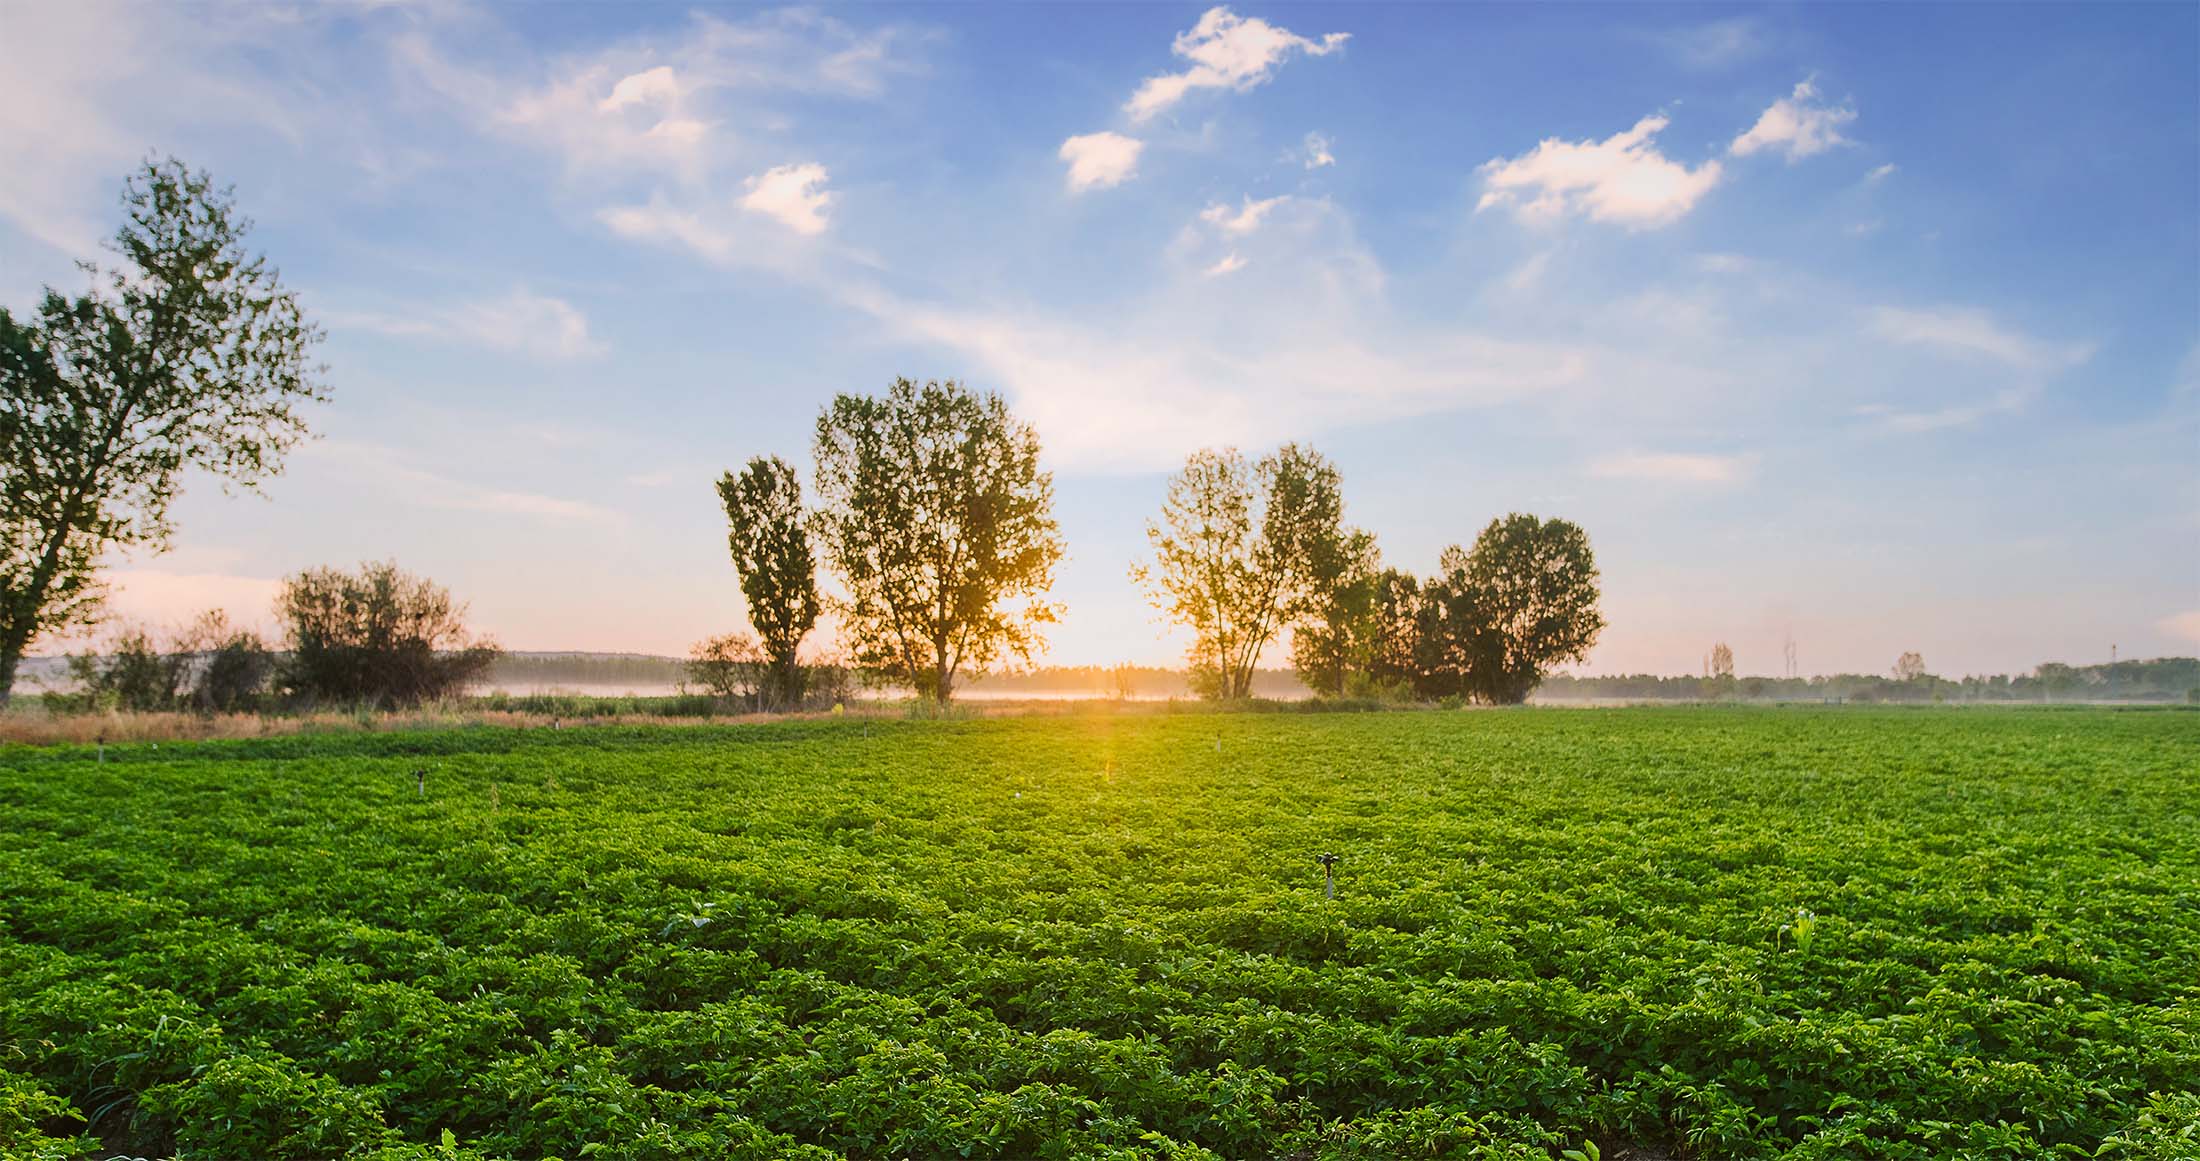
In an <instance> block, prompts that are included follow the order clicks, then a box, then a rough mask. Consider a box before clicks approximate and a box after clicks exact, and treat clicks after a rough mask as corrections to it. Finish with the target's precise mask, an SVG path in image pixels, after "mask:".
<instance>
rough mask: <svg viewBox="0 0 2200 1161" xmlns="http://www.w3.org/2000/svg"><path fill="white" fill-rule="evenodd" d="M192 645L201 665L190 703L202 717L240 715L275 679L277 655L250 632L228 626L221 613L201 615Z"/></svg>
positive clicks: (226, 619)
mask: <svg viewBox="0 0 2200 1161" xmlns="http://www.w3.org/2000/svg"><path fill="white" fill-rule="evenodd" d="M189 643H190V644H191V646H192V647H193V649H194V652H196V654H197V658H198V664H197V665H196V666H195V669H196V673H195V675H194V677H193V680H192V682H191V693H190V703H191V707H192V708H193V709H196V710H198V711H199V712H200V713H209V714H213V713H237V712H239V711H242V710H248V709H251V708H253V707H254V705H256V704H257V703H258V702H259V700H260V695H261V694H263V693H264V692H266V690H267V686H268V682H269V681H270V680H271V679H272V678H273V677H274V675H275V654H274V653H273V652H272V651H271V650H269V649H268V647H267V642H266V641H263V640H261V639H260V635H259V634H258V633H255V632H253V631H252V630H250V629H239V628H235V627H232V626H231V625H230V624H229V618H228V617H227V616H225V615H223V613H222V612H221V610H219V609H215V610H211V611H209V612H207V613H204V614H201V615H200V617H199V619H198V622H197V623H196V624H194V625H193V626H192V629H191V634H190V638H189Z"/></svg>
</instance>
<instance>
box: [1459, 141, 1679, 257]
mask: <svg viewBox="0 0 2200 1161" xmlns="http://www.w3.org/2000/svg"><path fill="white" fill-rule="evenodd" d="M1666 124H1667V121H1666V118H1665V116H1664V115H1663V114H1653V115H1651V116H1648V117H1644V118H1643V119H1642V120H1640V121H1637V122H1636V123H1635V126H1634V128H1632V129H1629V130H1627V131H1626V132H1624V133H1619V134H1615V135H1613V136H1611V137H1607V138H1605V139H1604V140H1602V141H1561V140H1559V139H1558V138H1555V137H1551V138H1545V139H1544V140H1543V141H1542V142H1541V143H1539V144H1538V145H1537V146H1536V147H1535V148H1534V149H1533V150H1530V151H1529V152H1527V153H1524V154H1522V155H1520V156H1519V157H1515V158H1512V159H1510V160H1507V159H1505V158H1497V159H1495V160H1492V161H1489V162H1487V163H1485V164H1484V165H1483V166H1482V168H1481V171H1480V172H1481V174H1482V178H1483V184H1484V191H1485V192H1484V193H1483V194H1482V199H1481V201H1480V202H1478V203H1476V205H1475V209H1476V211H1477V212H1479V211H1481V210H1486V209H1489V208H1490V207H1492V206H1508V207H1511V208H1512V209H1513V211H1514V212H1515V213H1516V214H1518V215H1519V216H1520V217H1521V218H1522V219H1524V220H1528V221H1538V222H1548V221H1552V220H1555V219H1557V218H1560V217H1563V216H1565V215H1567V214H1584V213H1585V214H1587V215H1588V216H1589V217H1590V218H1591V219H1593V220H1595V221H1599V222H1613V223H1616V224H1619V225H1623V226H1627V227H1629V228H1631V229H1644V228H1650V227H1656V226H1663V225H1667V224H1670V223H1672V222H1674V221H1676V220H1678V219H1679V218H1680V217H1681V216H1682V215H1684V214H1686V213H1688V211H1689V210H1691V209H1693V208H1695V205H1696V203H1697V202H1698V201H1699V200H1701V199H1702V197H1703V196H1704V194H1706V193H1708V192H1710V190H1711V187H1713V186H1715V185H1717V184H1718V182H1719V174H1720V167H1719V163H1718V162H1716V161H1707V162H1704V163H1703V164H1702V165H1699V166H1697V167H1696V168H1694V169H1690V168H1688V167H1687V166H1685V165H1682V164H1680V163H1679V162H1675V161H1672V160H1670V159H1668V158H1667V157H1666V156H1665V155H1664V154H1662V153H1659V152H1658V150H1657V145H1656V141H1655V139H1656V137H1657V135H1658V133H1659V131H1661V130H1663V129H1664V128H1665V126H1666ZM1524 197H1525V200H1523V198H1524Z"/></svg>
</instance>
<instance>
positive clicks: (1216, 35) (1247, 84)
mask: <svg viewBox="0 0 2200 1161" xmlns="http://www.w3.org/2000/svg"><path fill="white" fill-rule="evenodd" d="M1349 35H1350V34H1348V33H1343V32H1332V33H1328V34H1327V35H1324V36H1323V37H1321V39H1319V40H1309V39H1307V38H1306V37H1303V36H1300V35H1298V34H1297V33H1295V32H1292V31H1290V30H1288V29H1283V28H1278V27H1276V26H1275V25H1273V24H1270V23H1268V22H1267V21H1265V20H1262V19H1260V18H1258V17H1253V18H1246V17H1242V16H1239V15H1237V14H1236V13H1234V12H1231V11H1230V10H1229V9H1228V8H1226V7H1215V8H1210V9H1208V10H1207V12H1206V14H1205V15H1203V16H1201V17H1200V18H1199V23H1198V24H1196V25H1193V26H1192V30H1191V31H1189V32H1185V33H1180V34H1178V36H1177V38H1176V42H1175V44H1173V45H1172V46H1171V51H1173V52H1174V53H1176V55H1178V56H1180V57H1183V58H1184V59H1186V60H1188V61H1190V62H1192V64H1191V67H1190V68H1188V69H1185V70H1184V71H1183V72H1180V73H1163V74H1162V75H1160V76H1157V77H1148V78H1146V80H1145V81H1143V82H1141V83H1140V84H1139V86H1138V89H1137V91H1135V92H1133V93H1132V94H1131V99H1130V102H1129V103H1128V104H1126V105H1124V106H1123V110H1124V112H1126V113H1129V114H1130V118H1131V120H1132V121H1133V122H1135V123H1141V124H1142V123H1144V122H1146V121H1149V120H1151V119H1153V117H1154V116H1155V115H1156V114H1158V113H1160V112H1161V111H1163V110H1165V109H1167V108H1169V107H1170V106H1171V105H1174V104H1176V103H1177V102H1178V101H1180V100H1183V99H1184V96H1185V94H1187V93H1189V92H1191V91H1192V90H1194V89H1233V90H1236V91H1238V92H1244V91H1245V90H1247V89H1250V88H1253V87H1254V86H1256V85H1259V84H1261V83H1262V82H1264V81H1266V80H1268V78H1269V77H1270V76H1272V75H1273V74H1274V73H1275V70H1276V66H1278V65H1280V64H1282V63H1283V61H1284V60H1285V58H1287V57H1289V56H1290V55H1291V54H1292V53H1295V52H1303V53H1305V54H1306V55H1308V56H1327V55H1329V54H1330V53H1332V52H1335V51H1337V49H1339V48H1341V47H1343V46H1344V42H1345V41H1346V40H1347V39H1348V38H1349Z"/></svg>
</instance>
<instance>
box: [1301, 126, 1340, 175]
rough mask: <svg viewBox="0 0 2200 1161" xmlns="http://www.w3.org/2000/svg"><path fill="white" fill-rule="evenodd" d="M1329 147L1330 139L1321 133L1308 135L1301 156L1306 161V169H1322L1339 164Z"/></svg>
mask: <svg viewBox="0 0 2200 1161" xmlns="http://www.w3.org/2000/svg"><path fill="white" fill-rule="evenodd" d="M1329 146H1330V140H1329V138H1327V137H1324V136H1322V135H1321V134H1319V133H1309V134H1307V135H1306V142H1305V144H1304V146H1303V147H1302V150H1301V152H1300V154H1299V156H1300V157H1301V158H1302V159H1303V160H1304V162H1305V165H1306V168H1308V169H1320V168H1322V167H1323V166H1325V165H1335V164H1337V155H1336V154H1334V153H1331V152H1330V151H1329Z"/></svg>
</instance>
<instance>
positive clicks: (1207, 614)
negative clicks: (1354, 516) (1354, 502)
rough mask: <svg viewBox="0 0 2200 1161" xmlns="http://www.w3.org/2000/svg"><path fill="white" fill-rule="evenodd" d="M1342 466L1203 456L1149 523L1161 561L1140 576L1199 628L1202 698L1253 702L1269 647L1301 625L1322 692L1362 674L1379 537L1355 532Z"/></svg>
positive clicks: (1285, 456) (1299, 653) (1309, 455)
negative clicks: (1348, 521) (1347, 519)
mask: <svg viewBox="0 0 2200 1161" xmlns="http://www.w3.org/2000/svg"><path fill="white" fill-rule="evenodd" d="M1343 521H1344V495H1343V491H1342V489H1341V487H1340V481H1339V477H1338V474H1337V469H1336V467H1335V466H1334V465H1332V464H1331V463H1330V462H1329V461H1328V460H1326V459H1324V458H1322V456H1321V455H1320V454H1319V453H1317V452H1315V451H1314V450H1313V449H1311V448H1306V447H1301V446H1300V445H1298V444H1295V443H1294V444H1285V445H1284V446H1282V447H1281V448H1278V449H1277V450H1276V451H1275V452H1273V453H1271V454H1269V455H1267V456H1264V457H1262V458H1261V460H1260V462H1259V463H1258V464H1254V465H1251V466H1250V467H1248V466H1247V464H1246V462H1245V457H1244V456H1242V455H1240V454H1239V453H1238V451H1237V449H1236V448H1223V449H1221V450H1219V451H1218V450H1213V449H1208V450H1203V451H1198V452H1194V453H1192V455H1191V457H1190V458H1189V459H1187V460H1186V461H1185V463H1184V470H1183V471H1181V472H1179V473H1177V474H1176V475H1175V476H1174V477H1172V478H1171V479H1170V481H1169V493H1168V496H1167V498H1166V499H1165V500H1163V502H1162V509H1161V519H1160V520H1159V521H1156V522H1152V523H1149V524H1147V526H1146V539H1147V540H1148V541H1149V542H1150V543H1151V544H1152V546H1153V560H1152V561H1151V562H1150V563H1148V564H1141V565H1138V566H1136V567H1134V568H1133V569H1132V572H1131V576H1132V579H1134V580H1136V581H1138V582H1139V583H1141V584H1143V585H1145V586H1146V588H1147V590H1148V592H1149V593H1150V595H1151V598H1152V600H1153V603H1154V607H1155V608H1157V609H1159V610H1161V611H1162V612H1163V613H1164V614H1166V615H1168V616H1169V617H1170V618H1172V619H1174V620H1175V621H1176V622H1178V623H1179V624H1181V625H1184V626H1185V627H1187V628H1189V629H1190V630H1191V631H1192V643H1191V645H1190V647H1189V652H1188V654H1187V660H1188V661H1189V663H1190V669H1191V679H1192V688H1193V689H1194V690H1195V691H1197V692H1198V693H1199V694H1200V695H1201V696H1203V697H1209V698H1215V699H1218V700H1229V701H1236V700H1243V699H1244V698H1247V697H1250V696H1251V695H1252V686H1253V674H1254V673H1255V671H1256V670H1257V669H1258V667H1259V665H1260V654H1261V650H1262V649H1265V648H1266V647H1267V645H1268V642H1269V641H1271V640H1272V639H1274V637H1275V636H1276V635H1277V634H1278V633H1280V632H1282V631H1283V630H1284V628H1286V627H1287V626H1291V625H1294V624H1296V625H1297V626H1299V629H1300V634H1301V637H1302V641H1301V647H1300V648H1298V649H1296V650H1294V654H1293V660H1294V662H1295V664H1296V666H1297V668H1298V669H1299V671H1300V674H1301V678H1302V680H1304V681H1305V682H1306V684H1307V685H1308V687H1309V688H1311V689H1313V690H1314V691H1315V692H1317V693H1327V694H1336V693H1341V692H1342V691H1343V688H1344V680H1345V674H1346V673H1347V672H1349V671H1352V670H1354V669H1356V668H1358V667H1360V666H1361V665H1362V664H1363V662H1362V660H1361V657H1362V654H1364V653H1365V651H1366V643H1365V637H1366V634H1365V633H1364V632H1362V631H1361V630H1360V626H1361V625H1363V624H1364V623H1365V620H1366V612H1367V608H1368V605H1369V602H1370V601H1371V599H1372V595H1373V594H1372V589H1371V588H1370V587H1369V586H1370V583H1371V577H1372V575H1373V573H1374V570H1375V567H1376V554H1375V540H1374V538H1373V537H1372V536H1369V535H1368V534H1366V533H1364V532H1359V531H1356V530H1350V529H1347V528H1345V526H1344V523H1343Z"/></svg>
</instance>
